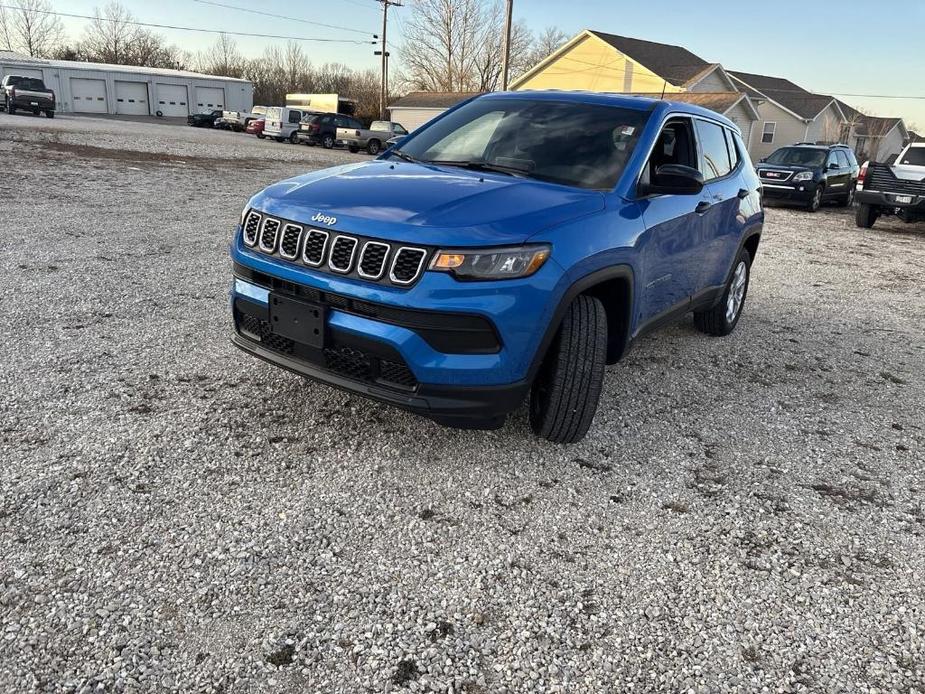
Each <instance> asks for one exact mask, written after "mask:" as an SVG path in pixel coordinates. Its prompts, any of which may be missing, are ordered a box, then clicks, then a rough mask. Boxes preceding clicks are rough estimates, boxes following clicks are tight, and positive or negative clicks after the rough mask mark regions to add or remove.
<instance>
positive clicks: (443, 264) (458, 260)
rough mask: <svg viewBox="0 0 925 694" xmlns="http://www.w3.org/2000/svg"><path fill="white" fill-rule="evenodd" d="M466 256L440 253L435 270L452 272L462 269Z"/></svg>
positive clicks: (435, 261) (435, 262) (435, 263)
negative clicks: (458, 268) (454, 269)
mask: <svg viewBox="0 0 925 694" xmlns="http://www.w3.org/2000/svg"><path fill="white" fill-rule="evenodd" d="M465 260H466V256H464V255H463V254H462V253H440V254H439V255H438V256H437V258H436V260H434V265H433V267H434V269H438V270H452V269H453V268H457V267H460V266H461V265H462V264H463V262H465Z"/></svg>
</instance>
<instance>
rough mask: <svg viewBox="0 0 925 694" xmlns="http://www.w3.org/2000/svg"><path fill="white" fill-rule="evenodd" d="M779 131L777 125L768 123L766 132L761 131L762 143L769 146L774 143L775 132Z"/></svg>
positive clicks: (765, 127) (771, 122)
mask: <svg viewBox="0 0 925 694" xmlns="http://www.w3.org/2000/svg"><path fill="white" fill-rule="evenodd" d="M775 130H777V123H775V122H773V121H768V122H767V123H765V124H764V130H762V131H761V142H762V143H764V144H766V145H769V144H771V143H772V142H774V131H775Z"/></svg>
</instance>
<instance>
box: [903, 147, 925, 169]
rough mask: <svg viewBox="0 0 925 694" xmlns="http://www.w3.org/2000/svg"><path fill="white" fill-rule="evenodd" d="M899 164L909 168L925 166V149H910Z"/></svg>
mask: <svg viewBox="0 0 925 694" xmlns="http://www.w3.org/2000/svg"><path fill="white" fill-rule="evenodd" d="M899 163H900V164H908V165H909V166H925V147H910V148H909V149H907V150H906V153H905V154H904V155H903V156H902V159H900V160H899Z"/></svg>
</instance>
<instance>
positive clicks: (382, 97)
mask: <svg viewBox="0 0 925 694" xmlns="http://www.w3.org/2000/svg"><path fill="white" fill-rule="evenodd" d="M379 2H381V3H382V50H380V51H376V53H377V54H380V53H381V57H382V80H381V83H380V86H379V118H380V119H381V120H385V107H386V106H387V105H388V104H387V103H386V102H387V100H388V98H389V94H388V90H389V52H388V49H387V48H386V43H385V33H386V30H387V29H388V25H389V7H391V6H392V5H394V6H395V7H401V3H400V2H396V0H379Z"/></svg>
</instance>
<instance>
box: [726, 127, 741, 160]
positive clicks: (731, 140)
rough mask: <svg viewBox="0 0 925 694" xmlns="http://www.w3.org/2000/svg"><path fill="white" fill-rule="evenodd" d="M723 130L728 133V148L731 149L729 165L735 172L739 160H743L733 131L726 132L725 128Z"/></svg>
mask: <svg viewBox="0 0 925 694" xmlns="http://www.w3.org/2000/svg"><path fill="white" fill-rule="evenodd" d="M723 130H724V131H725V133H726V146H727V147H728V149H729V164H730V166H731V167H732V169H733V170H735V168H736V167H737V166H738V165H739V160H740V159H741V157H740V156H739V150H738V149H737V148H736V141H735V136H734V135H733V133H732V131H731V130H726V129H725V128H723Z"/></svg>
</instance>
